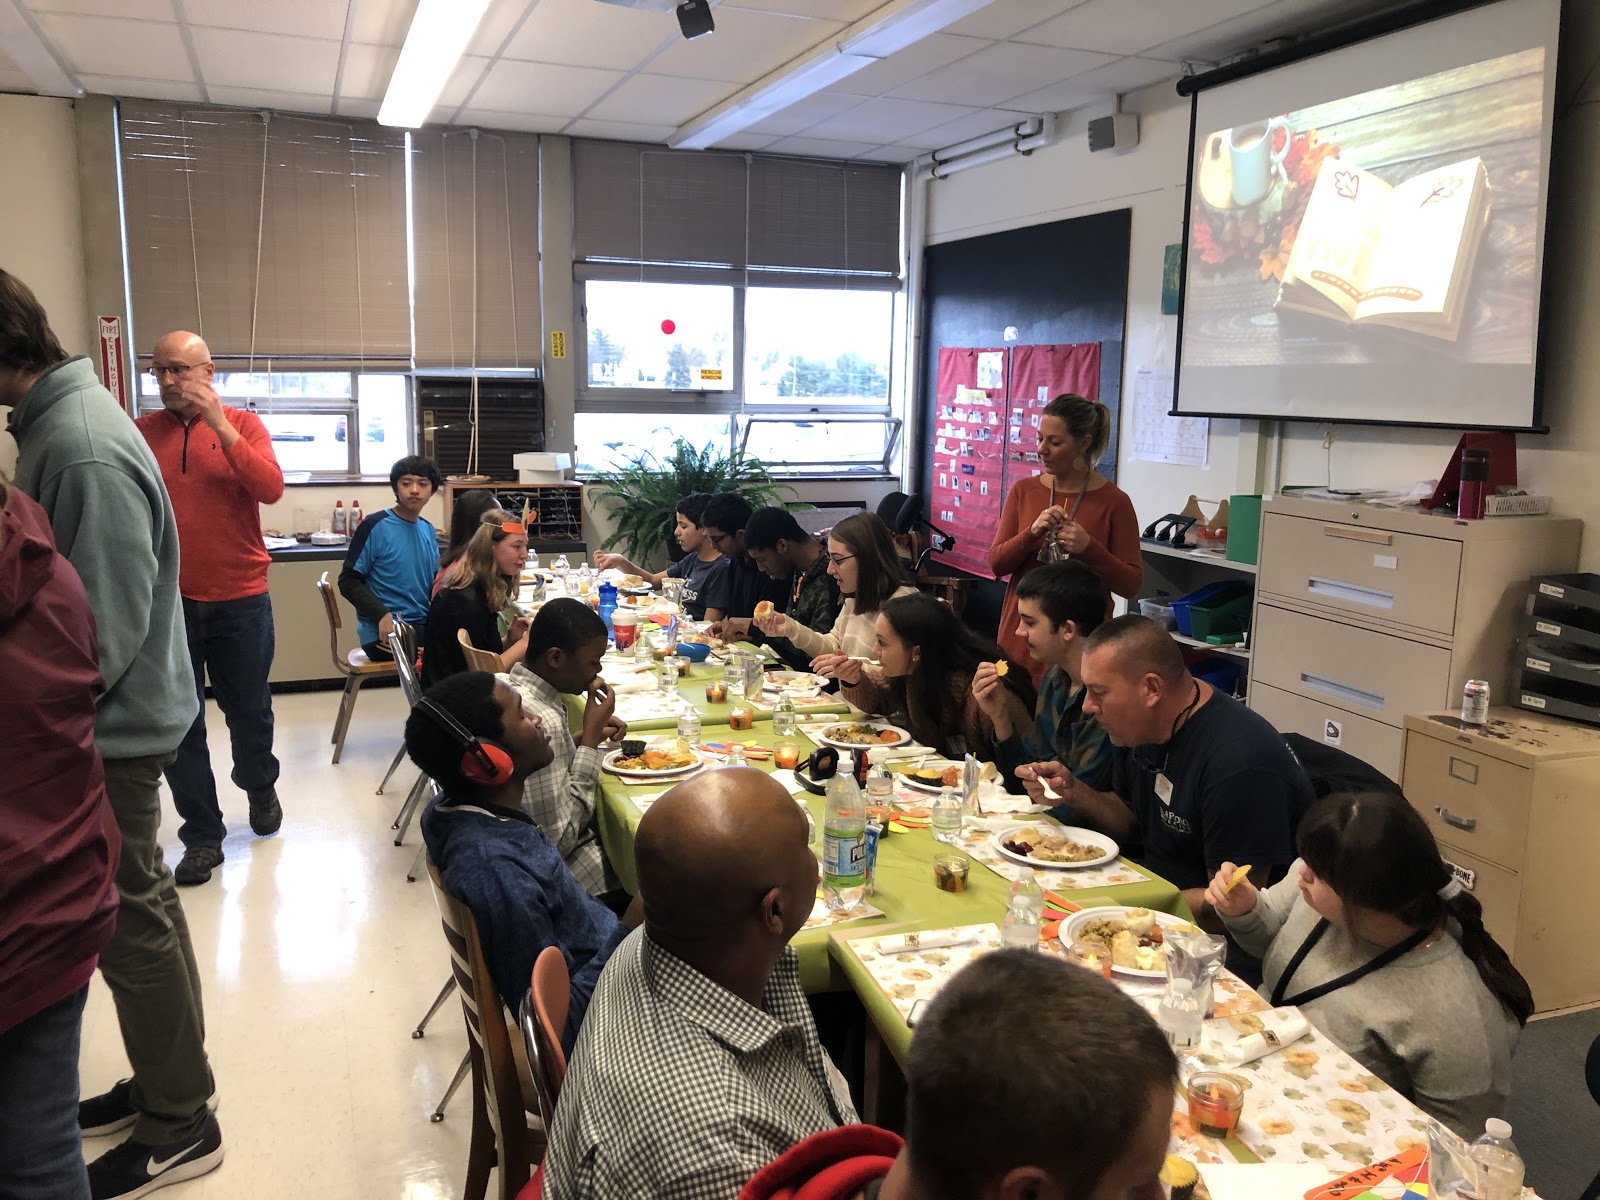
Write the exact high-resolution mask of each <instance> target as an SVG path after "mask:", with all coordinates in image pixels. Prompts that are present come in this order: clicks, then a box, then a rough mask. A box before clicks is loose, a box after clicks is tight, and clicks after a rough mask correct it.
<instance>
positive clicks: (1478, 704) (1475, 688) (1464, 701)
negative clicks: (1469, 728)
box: [1461, 679, 1489, 725]
mask: <svg viewBox="0 0 1600 1200" xmlns="http://www.w3.org/2000/svg"><path fill="white" fill-rule="evenodd" d="M1461 723H1462V724H1463V725H1487V724H1488V723H1489V684H1488V682H1487V681H1486V680H1482V679H1469V680H1467V685H1466V687H1464V688H1462V689H1461Z"/></svg>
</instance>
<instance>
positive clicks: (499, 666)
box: [456, 629, 506, 675]
mask: <svg viewBox="0 0 1600 1200" xmlns="http://www.w3.org/2000/svg"><path fill="white" fill-rule="evenodd" d="M456 641H458V642H460V643H461V653H462V654H463V655H465V656H466V660H467V670H469V671H487V672H489V674H491V675H498V674H500V673H501V672H502V671H504V670H505V669H506V665H505V663H503V662H501V661H500V656H499V655H498V654H496V653H495V652H494V651H493V650H479V649H478V648H477V647H476V646H474V645H473V644H472V639H471V638H470V637H468V636H467V631H466V630H465V629H458V630H456Z"/></svg>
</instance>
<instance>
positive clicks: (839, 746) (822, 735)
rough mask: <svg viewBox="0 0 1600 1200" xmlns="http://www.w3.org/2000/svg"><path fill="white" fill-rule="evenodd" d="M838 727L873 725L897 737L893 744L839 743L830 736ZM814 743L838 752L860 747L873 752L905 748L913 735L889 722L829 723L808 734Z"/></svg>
mask: <svg viewBox="0 0 1600 1200" xmlns="http://www.w3.org/2000/svg"><path fill="white" fill-rule="evenodd" d="M838 725H871V726H872V727H873V728H874V729H876V730H879V731H880V732H882V731H888V732H890V733H893V734H894V735H895V740H894V741H892V742H838V741H835V740H834V739H832V738H830V737H829V736H828V730H830V729H832V728H834V727H835V726H838ZM807 736H809V737H810V738H811V740H812V741H814V742H821V743H822V744H823V745H824V746H832V747H833V748H834V749H836V750H854V749H856V748H857V747H860V748H861V749H863V750H873V749H876V748H878V747H880V746H904V745H905V744H906V743H907V742H909V741H910V740H911V735H910V734H909V733H907V732H906V731H905V730H904V729H901V728H900V726H898V725H891V724H889V723H888V722H887V721H829V722H828V723H827V724H826V725H822V726H820V727H818V729H817V731H816V732H815V733H811V734H808V735H807Z"/></svg>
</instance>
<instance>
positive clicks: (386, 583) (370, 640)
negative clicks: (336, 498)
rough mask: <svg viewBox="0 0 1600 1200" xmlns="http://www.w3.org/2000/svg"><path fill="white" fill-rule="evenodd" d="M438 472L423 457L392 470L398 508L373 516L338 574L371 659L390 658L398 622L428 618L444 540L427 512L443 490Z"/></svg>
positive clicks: (357, 535) (419, 621) (358, 530)
mask: <svg viewBox="0 0 1600 1200" xmlns="http://www.w3.org/2000/svg"><path fill="white" fill-rule="evenodd" d="M439 483H440V479H439V468H438V467H436V466H434V465H433V463H432V461H430V460H429V459H426V458H423V457H421V456H420V455H416V454H413V455H410V456H409V457H406V458H402V459H401V460H400V461H399V462H397V463H395V464H394V466H392V467H390V468H389V486H390V487H392V488H393V489H394V499H395V505H394V507H393V508H386V509H384V510H383V511H382V512H377V513H373V514H372V515H371V516H370V517H368V518H367V519H366V520H365V521H362V522H361V524H360V525H358V526H357V527H356V529H355V532H354V533H353V534H352V535H351V537H350V549H349V550H348V551H347V552H346V553H345V556H344V569H343V570H341V571H340V572H339V591H340V593H341V594H342V595H343V596H344V598H345V599H346V600H348V601H350V603H351V604H353V605H355V608H356V630H357V632H358V634H359V635H360V637H361V648H362V649H363V650H365V651H366V652H367V657H368V658H388V657H389V631H390V630H392V629H393V628H394V618H395V617H399V618H400V619H401V620H403V621H406V622H407V623H409V624H412V625H421V624H422V623H423V622H424V621H426V620H427V619H428V600H429V597H430V594H431V592H432V590H433V577H434V576H435V575H437V574H438V573H439V536H438V534H436V533H435V532H434V529H433V526H432V525H431V524H429V523H428V522H427V521H425V520H424V519H423V517H422V510H423V508H424V507H426V505H427V503H428V501H429V500H431V499H433V494H434V492H436V491H438V490H439Z"/></svg>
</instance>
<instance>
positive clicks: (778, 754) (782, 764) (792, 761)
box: [772, 742, 800, 771]
mask: <svg viewBox="0 0 1600 1200" xmlns="http://www.w3.org/2000/svg"><path fill="white" fill-rule="evenodd" d="M772 761H773V762H774V763H776V764H777V765H778V767H779V768H780V769H781V770H784V771H792V770H794V769H795V768H796V767H798V766H799V765H800V747H799V746H797V745H795V744H794V743H793V742H780V743H778V745H777V747H776V748H775V749H774V750H773V752H772Z"/></svg>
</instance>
